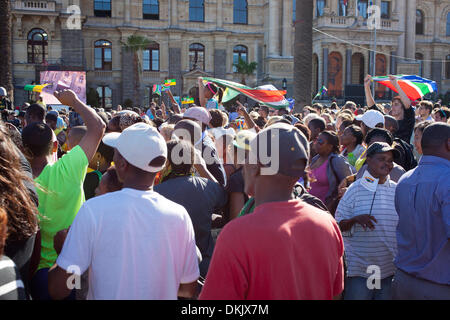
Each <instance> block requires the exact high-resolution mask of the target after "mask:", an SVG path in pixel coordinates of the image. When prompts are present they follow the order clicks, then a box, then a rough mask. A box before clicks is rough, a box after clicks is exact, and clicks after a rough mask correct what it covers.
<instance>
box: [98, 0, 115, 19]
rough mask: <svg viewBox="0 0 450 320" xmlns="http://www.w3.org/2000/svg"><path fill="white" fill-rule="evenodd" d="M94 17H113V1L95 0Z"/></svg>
mask: <svg viewBox="0 0 450 320" xmlns="http://www.w3.org/2000/svg"><path fill="white" fill-rule="evenodd" d="M94 16H96V17H111V0H94Z"/></svg>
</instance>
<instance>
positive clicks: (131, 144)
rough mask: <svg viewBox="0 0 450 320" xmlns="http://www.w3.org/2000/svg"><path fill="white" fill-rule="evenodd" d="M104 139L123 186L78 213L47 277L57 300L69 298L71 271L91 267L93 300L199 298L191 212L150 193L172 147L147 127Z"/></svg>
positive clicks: (131, 129) (90, 296)
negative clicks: (168, 146) (110, 148)
mask: <svg viewBox="0 0 450 320" xmlns="http://www.w3.org/2000/svg"><path fill="white" fill-rule="evenodd" d="M103 142H104V143H105V144H107V145H109V146H111V147H113V148H115V152H114V158H113V160H114V164H115V167H116V171H117V175H118V178H119V180H120V181H121V182H122V183H123V189H122V190H120V191H117V192H113V193H108V194H105V195H103V196H100V197H96V198H92V199H90V200H89V201H87V202H86V203H85V205H83V207H82V208H81V209H80V211H79V212H78V215H77V216H76V218H75V220H74V222H73V224H72V226H71V228H70V230H69V233H68V235H67V239H66V240H65V243H64V247H63V249H62V251H61V254H60V255H59V257H58V260H57V261H56V265H55V266H53V268H52V269H51V271H50V272H49V292H50V294H51V296H52V297H53V298H64V297H65V296H66V295H67V294H69V293H70V290H69V289H68V288H67V286H66V281H67V279H68V278H69V277H70V276H71V274H70V273H67V272H74V273H75V274H78V275H79V274H82V273H84V272H85V271H86V270H87V269H89V293H88V296H87V298H88V299H102V300H103V299H120V300H123V299H127V300H128V299H132V300H137V299H151V300H153V299H164V300H169V299H177V296H181V297H191V296H193V295H194V293H195V289H196V281H197V279H198V277H199V267H198V261H197V253H196V246H195V237H194V229H193V226H192V222H191V219H190V217H189V214H188V213H187V211H186V209H185V208H184V207H182V206H180V205H178V204H176V203H175V202H172V201H170V200H168V199H166V198H164V197H163V196H161V195H160V194H158V193H156V192H154V191H153V183H154V180H155V176H156V174H157V173H158V172H159V171H161V170H162V169H163V167H164V164H165V162H166V158H167V146H166V142H165V140H164V138H163V137H162V136H161V135H160V134H159V133H158V131H157V130H156V129H155V128H153V127H151V126H149V125H148V124H145V123H137V124H134V125H132V126H130V127H128V128H127V129H125V130H124V131H123V132H122V133H117V132H115V133H110V134H108V135H106V136H105V137H104V138H103Z"/></svg>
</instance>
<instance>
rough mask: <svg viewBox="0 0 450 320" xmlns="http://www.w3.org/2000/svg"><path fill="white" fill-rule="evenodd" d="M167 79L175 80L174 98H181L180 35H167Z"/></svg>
mask: <svg viewBox="0 0 450 320" xmlns="http://www.w3.org/2000/svg"><path fill="white" fill-rule="evenodd" d="M169 79H176V82H177V85H176V86H175V88H173V90H172V89H171V91H172V93H173V95H174V96H181V93H182V92H183V78H182V77H181V34H178V33H171V34H169ZM178 84H180V85H178Z"/></svg>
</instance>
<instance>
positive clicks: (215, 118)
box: [209, 109, 223, 128]
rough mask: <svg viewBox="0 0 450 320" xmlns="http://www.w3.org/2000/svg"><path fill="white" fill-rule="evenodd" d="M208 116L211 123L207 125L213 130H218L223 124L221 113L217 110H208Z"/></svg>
mask: <svg viewBox="0 0 450 320" xmlns="http://www.w3.org/2000/svg"><path fill="white" fill-rule="evenodd" d="M209 114H210V115H211V121H210V122H209V124H210V125H211V127H213V128H220V127H222V124H223V117H222V111H220V110H217V109H211V110H209Z"/></svg>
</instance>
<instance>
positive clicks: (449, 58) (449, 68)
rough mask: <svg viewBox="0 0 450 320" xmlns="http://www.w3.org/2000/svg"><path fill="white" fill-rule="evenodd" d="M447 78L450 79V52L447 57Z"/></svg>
mask: <svg viewBox="0 0 450 320" xmlns="http://www.w3.org/2000/svg"><path fill="white" fill-rule="evenodd" d="M445 78H446V79H450V54H449V55H448V56H447V57H446V58H445Z"/></svg>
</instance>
